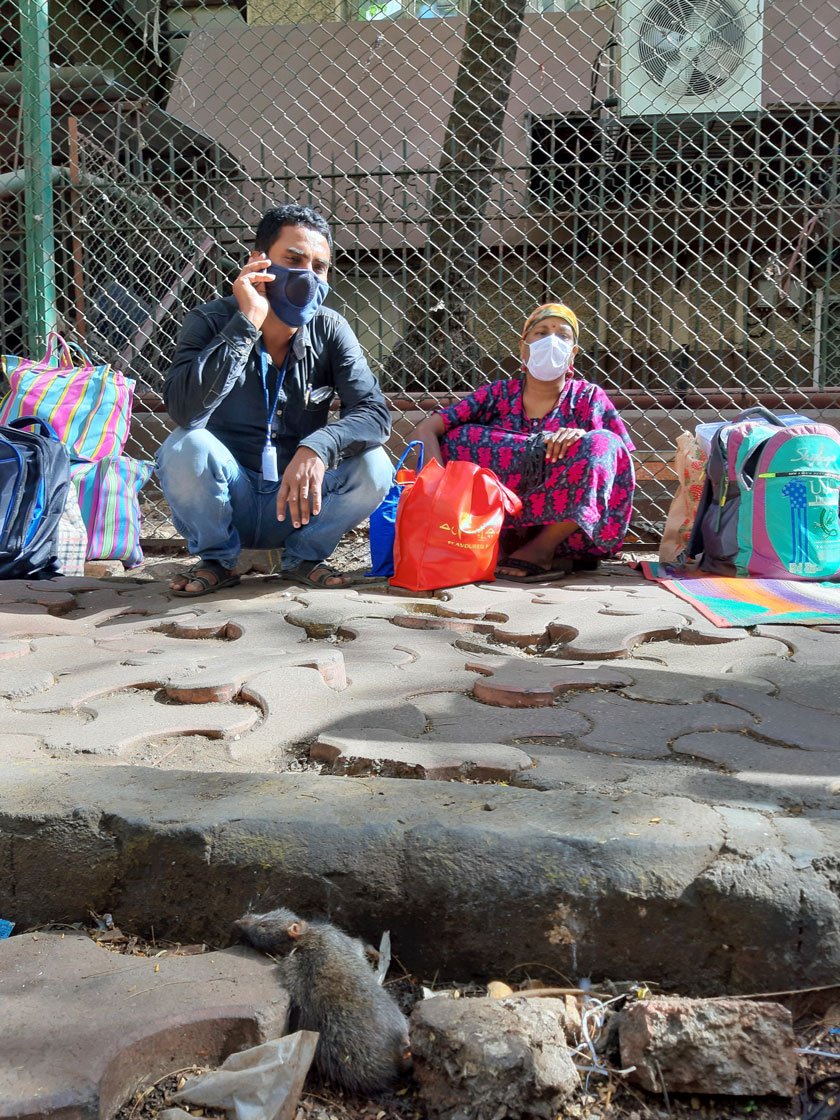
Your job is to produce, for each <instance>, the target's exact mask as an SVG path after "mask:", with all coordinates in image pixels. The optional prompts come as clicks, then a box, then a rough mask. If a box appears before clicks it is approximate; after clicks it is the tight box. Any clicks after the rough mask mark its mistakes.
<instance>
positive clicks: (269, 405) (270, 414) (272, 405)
mask: <svg viewBox="0 0 840 1120" xmlns="http://www.w3.org/2000/svg"><path fill="white" fill-rule="evenodd" d="M259 345H260V377H261V379H262V387H263V393H264V394H265V442H266V445H268V444H269V443H271V428H272V424H273V422H274V414H275V413H276V412H277V404H278V402H279V400H280V390H281V389H282V388H283V382H284V380H285V378H286V366H287V365H288V364H289V354H291V352H292V344H291V342H289V349H288V350H287V351H286V357H285V358H284V359H283V364H282V366H281V367H280V370H279V373H278V375H277V388H276V389H275V391H274V401H273V402H270V401H269V399H268V351H267V350H266V348H265V347H264V346H263V344H262V343H260V344H259Z"/></svg>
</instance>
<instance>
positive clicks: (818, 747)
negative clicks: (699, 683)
mask: <svg viewBox="0 0 840 1120" xmlns="http://www.w3.org/2000/svg"><path fill="white" fill-rule="evenodd" d="M714 695H715V697H716V698H717V699H718V700H721V701H722V702H723V703H725V704H733V705H734V706H735V707H738V708H743V709H744V710H745V711H747V712H750V713H751V714H752V715H754V716H755V717H756V719H757V720H758V725H757V727H756V728H755V733H756V734H757V735H760V736H762V737H763V738H766V739H772V740H774V741H775V742H778V743H784V744H786V745H787V746H789V747H799V748H800V749H802V750H806V751H831V752H838V753H840V720H838V718H837V715H836V714H832V713H829V712H820V711H817V710H815V709H813V708H807V707H803V706H802V705H801V704H793V703H791V702H790V701H789V700H777V699H775V698H774V697H772V696H762V695H760V694H758V693H757V692H755V691H754V690H750V689H745V688H738V687H734V686H728V687H724V688H716V689H715V690H714Z"/></svg>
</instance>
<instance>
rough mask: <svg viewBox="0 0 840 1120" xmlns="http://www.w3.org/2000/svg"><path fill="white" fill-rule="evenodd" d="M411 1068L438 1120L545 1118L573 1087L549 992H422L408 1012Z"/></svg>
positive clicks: (557, 1004) (559, 1013)
mask: <svg viewBox="0 0 840 1120" xmlns="http://www.w3.org/2000/svg"><path fill="white" fill-rule="evenodd" d="M411 1049H412V1054H413V1057H414V1074H415V1078H416V1079H417V1082H418V1084H419V1087H420V1096H421V1098H422V1099H423V1101H424V1104H425V1106H426V1108H427V1111H428V1114H429V1115H430V1116H432V1117H440V1118H443V1120H487V1118H488V1117H493V1118H494V1120H504V1118H505V1117H509V1118H510V1120H513V1118H521V1120H526V1118H530V1117H539V1118H545V1117H553V1116H556V1115H557V1114H558V1112H561V1111H562V1104H563V1101H564V1100H565V1099H566V1098H567V1097H568V1096H569V1095H570V1094H571V1093H572V1092H574V1090H575V1089H576V1088H577V1087H578V1084H579V1078H578V1074H577V1071H576V1070H575V1068H574V1065H573V1064H572V1058H571V1054H570V1051H569V1048H568V1046H567V1045H566V1040H565V1037H564V1006H563V1003H562V1001H561V1000H556V999H525V998H518V999H517V998H516V997H513V998H509V999H504V1000H495V999H488V998H481V999H459V1000H447V999H437V998H436V999H427V1000H424V1001H423V1002H422V1003H419V1004H418V1005H417V1006H416V1007H415V1009H414V1011H413V1013H412V1016H411Z"/></svg>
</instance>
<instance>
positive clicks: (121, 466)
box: [70, 455, 154, 568]
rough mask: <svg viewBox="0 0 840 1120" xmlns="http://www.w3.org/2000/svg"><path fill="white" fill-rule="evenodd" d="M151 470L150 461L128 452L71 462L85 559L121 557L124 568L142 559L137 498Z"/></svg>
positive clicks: (116, 558)
mask: <svg viewBox="0 0 840 1120" xmlns="http://www.w3.org/2000/svg"><path fill="white" fill-rule="evenodd" d="M153 469H154V463H147V462H144V461H143V460H141V459H132V458H131V456H129V455H120V456H119V458H117V459H99V460H98V461H97V462H95V463H72V464H71V466H70V477H71V478H72V480H73V483H74V485H75V487H76V492H77V494H78V497H79V506H80V507H81V510H82V519H83V520H84V523H85V525H86V527H87V532H88V544H87V558H88V560H122V562H123V564H124V565H125V566H126V568H136V567H137V565H138V564H140V563H141V562H142V560H143V550H142V549H141V547H140V503H139V501H138V497H139V494H140V491H141V490H142V489H143V487H144V486H145V485H146V483H147V482H148V481H149V479H150V478H151V476H152V470H153Z"/></svg>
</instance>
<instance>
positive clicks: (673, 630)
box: [544, 601, 688, 660]
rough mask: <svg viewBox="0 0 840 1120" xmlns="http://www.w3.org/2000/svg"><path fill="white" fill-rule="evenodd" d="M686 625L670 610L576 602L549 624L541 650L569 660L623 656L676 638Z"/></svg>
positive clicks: (679, 615) (681, 618)
mask: <svg viewBox="0 0 840 1120" xmlns="http://www.w3.org/2000/svg"><path fill="white" fill-rule="evenodd" d="M687 626H688V621H687V619H686V618H685V616H684V615H681V614H677V613H676V612H674V611H662V610H658V609H657V610H653V611H646V610H644V608H640V610H639V611H638V612H630V611H628V612H626V613H617V612H616V611H614V610H612V611H611V610H609V609H608V608H607V607H606V606H605V605H604V604H603V603H600V602H597V601H590V602H588V603H585V604H584V603H578V604H575V607H574V609H573V610H571V609H570V610H569V611H566V612H564V613H563V615H562V617H561V618H559V619H558V620H557V621H555V622H552V623H550V624H549V626H548V638H549V641H550V642H551V645H550V646H549V647H548V648H547V649H546V650H544V652H545V654H546V655H548V656H550V657H561V658H570V659H572V660H574V659H577V658H586V659H587V660H589V659H592V660H596V659H597V660H601V659H610V658H616V657H626V656H627V654H628V653H629V652H630V651H631V650H633V649H635V648H636V647H637V646H640V645H643V644H645V643H647V642H652V641H661V640H663V639H665V638H677V637H679V635H680V634H681V633H682V632H683V630H685V629H686V628H687Z"/></svg>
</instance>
